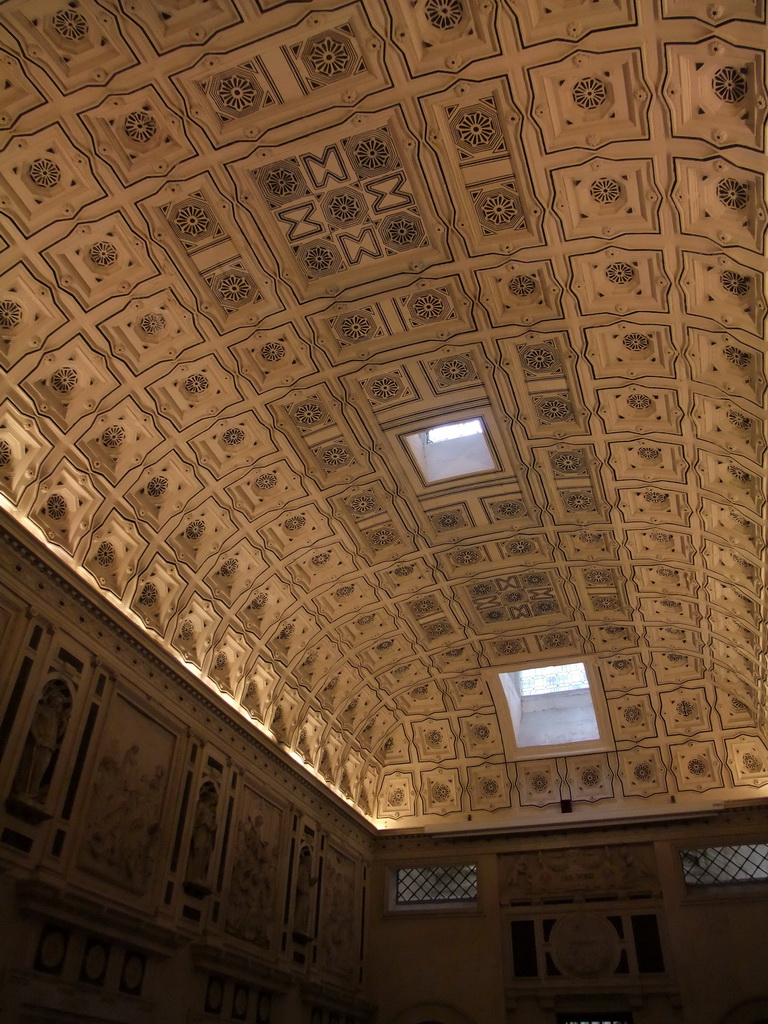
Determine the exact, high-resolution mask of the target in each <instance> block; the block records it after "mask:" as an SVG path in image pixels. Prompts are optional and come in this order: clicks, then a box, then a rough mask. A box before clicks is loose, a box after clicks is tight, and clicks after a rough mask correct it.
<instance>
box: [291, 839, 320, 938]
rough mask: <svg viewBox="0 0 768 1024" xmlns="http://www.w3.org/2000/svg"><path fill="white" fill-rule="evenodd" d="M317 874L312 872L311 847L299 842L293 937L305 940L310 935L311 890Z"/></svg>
mask: <svg viewBox="0 0 768 1024" xmlns="http://www.w3.org/2000/svg"><path fill="white" fill-rule="evenodd" d="M317 882H318V876H317V875H313V874H312V848H311V847H310V846H308V845H307V844H306V843H302V844H301V850H300V851H299V861H298V864H297V867H296V899H295V901H294V905H293V937H294V939H303V940H304V941H306V940H307V939H310V938H311V937H312V932H311V926H312V890H313V889H314V887H315V886H316V885H317Z"/></svg>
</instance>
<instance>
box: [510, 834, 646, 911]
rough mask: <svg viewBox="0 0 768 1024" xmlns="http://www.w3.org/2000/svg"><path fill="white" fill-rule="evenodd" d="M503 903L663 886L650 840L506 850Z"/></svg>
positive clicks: (643, 891) (564, 898) (630, 891)
mask: <svg viewBox="0 0 768 1024" xmlns="http://www.w3.org/2000/svg"><path fill="white" fill-rule="evenodd" d="M499 874H500V887H499V898H500V900H501V902H502V903H512V904H514V903H517V902H520V901H527V900H529V899H530V894H531V893H532V892H535V893H537V894H538V895H540V896H542V897H547V898H549V899H552V900H554V899H556V898H557V897H560V898H562V899H563V900H564V901H565V900H570V899H571V898H572V897H573V896H595V895H598V894H605V895H608V894H610V895H613V894H615V893H617V892H619V893H624V892H627V893H649V892H657V891H658V889H659V881H658V870H657V867H656V857H655V854H654V850H653V846H652V845H651V844H650V843H627V844H620V845H616V846H586V847H569V848H568V849H567V850H537V851H531V852H521V853H508V854H504V855H503V856H502V858H501V859H500V863H499Z"/></svg>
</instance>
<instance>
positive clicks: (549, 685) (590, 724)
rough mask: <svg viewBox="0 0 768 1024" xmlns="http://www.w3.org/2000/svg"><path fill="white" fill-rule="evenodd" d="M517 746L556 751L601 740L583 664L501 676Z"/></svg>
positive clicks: (550, 667)
mask: <svg viewBox="0 0 768 1024" xmlns="http://www.w3.org/2000/svg"><path fill="white" fill-rule="evenodd" d="M499 679H500V681H501V684H502V686H503V688H504V694H505V696H506V698H507V703H508V705H509V711H510V715H511V718H512V727H513V730H514V738H515V746H516V747H518V748H521V747H552V746H569V745H572V744H586V743H590V742H594V741H599V740H600V738H601V737H600V727H599V725H598V721H597V715H596V713H595V706H594V703H593V701H592V690H591V687H590V681H589V677H588V675H587V670H586V667H585V665H584V664H583V662H580V661H578V662H571V663H570V664H567V665H547V666H545V667H542V668H532V669H523V670H522V671H519V672H501V673H499Z"/></svg>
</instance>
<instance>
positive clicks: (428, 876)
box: [395, 864, 477, 905]
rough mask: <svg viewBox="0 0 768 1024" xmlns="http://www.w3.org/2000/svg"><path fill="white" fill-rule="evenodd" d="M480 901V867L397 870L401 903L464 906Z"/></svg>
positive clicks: (398, 894)
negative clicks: (473, 901)
mask: <svg viewBox="0 0 768 1024" xmlns="http://www.w3.org/2000/svg"><path fill="white" fill-rule="evenodd" d="M476 899H477V865H476V864H455V865H449V866H444V867H420V868H398V869H397V872H396V890H395V902H396V903H397V904H400V905H402V904H413V903H462V902H467V901H470V900H476Z"/></svg>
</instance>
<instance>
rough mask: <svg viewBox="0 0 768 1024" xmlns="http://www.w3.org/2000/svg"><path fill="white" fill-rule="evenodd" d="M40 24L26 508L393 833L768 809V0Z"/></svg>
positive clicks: (48, 8)
mask: <svg viewBox="0 0 768 1024" xmlns="http://www.w3.org/2000/svg"><path fill="white" fill-rule="evenodd" d="M2 21H3V24H2V29H0V60H1V61H2V71H3V74H2V81H1V82H0V89H1V90H2V100H1V102H0V110H1V111H2V113H0V125H1V126H2V139H3V141H2V147H3V148H2V152H1V157H0V160H1V163H0V193H2V198H0V211H1V212H0V246H2V254H1V255H0V258H1V259H2V275H1V276H0V361H1V362H2V367H3V370H4V382H3V392H2V396H1V397H2V404H0V489H1V490H2V496H3V497H2V500H3V506H4V508H5V509H6V510H7V511H8V512H10V514H11V515H13V516H14V517H15V518H16V519H17V520H18V521H20V522H21V523H23V524H25V526H26V527H27V528H28V529H29V530H30V531H31V532H32V533H34V534H36V535H37V536H38V537H41V538H44V539H45V541H46V542H47V544H48V545H49V547H50V548H51V550H52V551H53V552H54V553H55V554H56V555H57V556H58V557H59V558H60V559H61V560H63V561H64V562H65V563H67V564H68V565H70V566H73V567H75V568H76V569H77V571H78V572H79V573H80V575H81V577H82V579H83V580H84V582H85V583H86V585H87V586H88V587H90V588H91V589H92V590H97V591H99V592H101V593H102V594H103V595H105V596H107V597H108V599H109V600H110V601H111V602H112V603H113V605H114V606H115V607H116V608H120V609H122V611H123V612H124V613H125V614H126V615H127V616H128V617H129V618H131V619H132V620H133V621H134V622H136V623H140V624H141V625H142V626H143V627H144V629H145V630H146V634H147V637H148V638H152V640H153V641H154V642H156V643H158V644H160V645H161V646H162V647H163V648H165V650H166V651H168V652H170V653H171V654H172V655H173V656H174V657H175V658H176V659H178V661H179V662H181V663H184V664H186V665H187V666H188V667H189V668H191V669H192V670H193V671H194V672H195V673H196V674H198V675H199V677H200V678H201V679H202V680H204V681H205V683H207V684H208V685H209V686H210V687H212V688H213V689H214V690H215V691H216V692H217V693H220V694H221V695H222V696H223V699H225V700H226V701H227V702H228V703H229V705H230V706H231V707H232V708H233V709H235V710H237V711H239V712H240V713H241V714H242V715H243V716H245V718H247V719H249V720H252V721H253V722H254V724H255V727H257V728H259V729H261V730H262V731H263V732H266V733H268V734H269V735H271V736H272V737H274V739H275V740H276V741H277V742H278V743H280V744H282V745H283V746H284V747H287V748H289V749H290V750H292V751H293V752H294V753H295V755H296V756H297V757H298V758H300V759H301V760H302V761H303V762H304V763H306V764H307V765H308V766H309V767H310V769H311V770H312V771H313V772H314V773H315V774H316V775H317V776H318V777H319V778H321V779H322V780H324V781H325V782H326V783H327V784H328V785H330V786H331V787H332V788H334V789H335V790H336V791H337V792H339V793H341V794H343V795H344V796H346V797H347V798H348V799H349V800H350V801H351V802H352V803H353V804H355V805H356V806H357V807H358V808H359V809H360V810H361V811H362V812H363V813H364V814H366V815H367V816H368V817H369V818H371V819H372V820H374V821H375V822H376V823H378V824H379V825H384V824H387V826H388V827H395V828H397V827H413V826H416V825H423V826H426V827H439V826H449V825H450V826H452V827H459V823H466V822H467V821H468V820H469V818H470V816H471V817H472V819H473V821H474V824H473V825H472V826H471V827H475V825H477V824H483V825H499V826H502V825H503V826H505V827H506V826H510V825H511V826H514V825H515V824H516V823H526V822H530V821H534V820H542V819H543V818H546V816H547V815H548V814H549V815H555V814H556V815H557V816H558V818H559V816H560V813H561V806H562V805H561V800H564V799H565V800H571V801H577V802H579V801H581V802H590V801H591V802H602V805H601V806H602V807H603V808H604V809H605V813H606V814H608V813H619V812H621V813H628V811H627V808H634V809H635V810H636V809H637V808H638V807H641V806H646V807H648V806H654V807H655V806H656V805H657V804H658V806H662V805H666V804H669V803H670V800H672V802H674V801H675V800H676V801H677V802H678V804H679V803H680V801H683V802H684V801H686V800H690V801H692V802H695V801H696V800H699V799H701V800H707V799H714V798H715V797H717V798H718V799H721V798H722V795H723V791H727V792H729V793H731V795H732V796H733V794H734V793H735V794H736V796H740V797H741V798H744V799H746V798H749V797H750V796H751V795H757V794H758V793H759V787H761V786H765V785H766V784H768V754H766V748H765V746H764V744H763V742H762V740H761V739H760V734H761V732H764V729H765V723H766V675H765V649H766V628H765V596H764V589H763V584H764V557H765V523H766V520H765V498H766V494H765V476H764V469H765V452H766V436H765V414H764V410H765V394H766V376H765V349H766V346H765V338H764V321H765V312H766V308H765V303H766V299H765V291H764V282H763V273H764V270H765V263H764V260H763V258H762V254H763V246H764V236H765V229H766V205H765V196H764V192H763V171H764V153H763V149H762V140H763V135H764V128H765V120H766V112H767V109H768V108H767V106H766V104H767V102H768V92H767V91H766V84H765V61H764V53H763V52H762V51H761V50H759V49H756V48H755V46H756V45H758V44H759V43H760V41H761V40H762V41H764V39H765V11H764V4H763V0H725V2H723V3H720V4H716V5H714V4H712V5H708V4H704V3H702V2H701V0H659V3H658V4H653V5H651V4H648V3H642V2H638V3H634V2H633V0H597V2H586V0H547V2H546V3H545V2H544V0H519V2H515V0H484V2H482V3H479V2H470V0H413V2H410V0H388V2H386V3H385V2H383V0H357V2H353V3H341V2H335V0H328V2H327V3H323V4H322V5H320V4H318V3H312V2H310V3H292V2H291V3H288V2H280V0H256V2H254V0H248V2H246V0H207V2H202V0H165V2H157V3H151V4H150V3H138V4H137V3H130V2H128V0H104V2H102V3H98V2H96V0H69V2H67V0H6V2H5V3H4V4H3V19H2ZM476 418H479V419H481V420H482V422H483V425H484V428H485V432H486V436H487V438H488V441H489V445H490V450H491V459H492V463H493V465H492V468H491V469H484V470H483V471H480V472H474V473H470V474H469V475H467V476H462V477H459V478H448V479H444V480H441V481H439V482H436V483H431V484H430V483H426V482H425V480H424V479H423V477H422V476H421V474H420V472H419V470H418V467H417V466H416V465H415V463H414V462H413V460H412V458H411V455H410V454H409V449H408V448H407V446H406V444H405V442H404V440H403V439H404V437H405V436H406V435H408V434H413V433H418V432H423V431H425V430H427V429H429V428H431V427H434V426H437V425H440V424H443V423H450V422H456V421H458V420H467V419H476ZM567 660H584V661H585V662H586V663H587V665H588V668H589V670H590V672H591V673H592V676H593V679H594V680H596V686H597V688H598V691H599V695H600V701H601V702H602V703H601V707H602V708H603V713H604V715H605V717H606V723H607V729H608V735H609V741H608V742H607V743H605V744H603V746H602V747H601V749H600V750H599V751H597V752H592V753H586V754H574V755H572V756H570V755H569V756H562V753H560V754H559V756H552V757H535V758H523V757H519V756H517V755H515V753H514V751H513V750H511V748H510V730H509V724H508V721H507V719H508V713H507V712H506V710H505V706H504V703H503V695H502V689H501V685H500V683H499V679H498V673H499V672H501V671H509V670H514V669H515V668H520V667H525V666H529V665H535V664H547V663H553V662H554V663H556V662H558V661H567ZM505 715H506V718H505ZM643 801H645V803H644V804H643ZM463 827H468V826H466V825H463Z"/></svg>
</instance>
